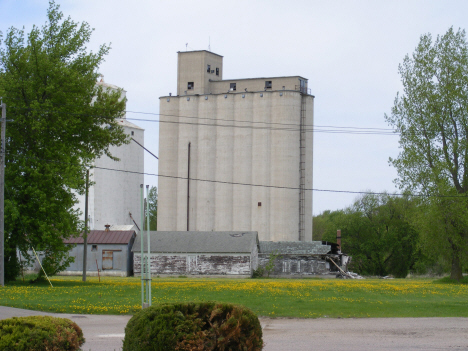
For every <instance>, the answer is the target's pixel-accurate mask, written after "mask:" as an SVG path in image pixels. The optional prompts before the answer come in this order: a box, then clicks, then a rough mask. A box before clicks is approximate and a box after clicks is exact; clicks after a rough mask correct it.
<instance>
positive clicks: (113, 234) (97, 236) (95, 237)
mask: <svg viewBox="0 0 468 351" xmlns="http://www.w3.org/2000/svg"><path fill="white" fill-rule="evenodd" d="M133 235H136V234H135V231H133V230H125V231H123V230H110V231H105V230H90V231H89V233H88V244H128V243H129V242H130V240H131V239H132V237H133ZM63 242H64V243H65V244H83V243H84V241H83V234H80V236H79V237H77V238H69V239H66V240H64V241H63Z"/></svg>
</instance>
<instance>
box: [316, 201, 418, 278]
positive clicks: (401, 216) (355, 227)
mask: <svg viewBox="0 0 468 351" xmlns="http://www.w3.org/2000/svg"><path fill="white" fill-rule="evenodd" d="M415 207H416V203H415V202H414V201H411V200H409V199H408V198H395V197H393V196H389V195H385V194H382V195H364V196H362V197H360V198H358V199H357V200H356V201H355V203H354V204H353V205H352V206H350V207H348V208H346V209H344V210H339V211H333V212H330V211H325V212H324V213H323V214H322V215H321V217H322V220H323V221H325V222H326V224H324V225H323V226H324V227H325V228H326V230H325V232H324V233H323V237H322V239H323V240H325V241H330V242H336V230H337V229H341V237H342V239H341V243H342V251H343V252H345V253H346V254H349V255H351V256H352V257H353V259H352V264H351V267H350V268H351V269H352V270H354V271H357V272H358V273H361V274H367V275H380V276H385V275H388V274H393V275H395V276H397V277H405V276H406V275H407V274H408V272H409V270H410V269H412V268H413V267H414V265H415V263H416V262H417V260H418V258H419V256H418V246H417V245H418V232H417V231H416V230H415V229H414V227H413V226H412V224H411V221H410V217H409V214H410V213H412V212H413V211H414V209H415ZM315 220H316V218H314V222H315Z"/></svg>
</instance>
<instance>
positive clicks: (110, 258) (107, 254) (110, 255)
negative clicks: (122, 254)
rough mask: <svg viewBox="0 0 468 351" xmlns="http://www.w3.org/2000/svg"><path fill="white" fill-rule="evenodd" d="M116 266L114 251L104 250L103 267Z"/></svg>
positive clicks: (111, 267) (110, 267)
mask: <svg viewBox="0 0 468 351" xmlns="http://www.w3.org/2000/svg"><path fill="white" fill-rule="evenodd" d="M113 268H114V251H110V250H102V269H103V270H104V269H113Z"/></svg>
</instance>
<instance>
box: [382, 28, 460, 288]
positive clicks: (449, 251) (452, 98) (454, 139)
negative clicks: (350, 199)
mask: <svg viewBox="0 0 468 351" xmlns="http://www.w3.org/2000/svg"><path fill="white" fill-rule="evenodd" d="M399 72H400V75H401V78H402V83H403V94H402V95H399V94H397V97H396V99H395V103H394V106H393V108H392V111H391V115H390V116H388V115H385V118H386V120H387V122H388V123H389V124H390V125H391V126H393V128H394V129H395V131H396V132H398V133H400V149H401V151H400V154H399V155H398V157H397V158H396V159H390V162H391V163H392V164H393V165H394V166H395V167H396V169H397V171H398V175H399V179H398V180H397V183H398V184H399V186H400V188H401V189H405V190H409V191H412V192H419V193H422V194H424V195H428V197H426V198H425V199H423V200H422V205H421V206H422V207H421V208H422V209H425V216H423V217H424V218H423V219H422V220H420V225H423V226H424V228H425V230H424V231H422V233H423V235H424V237H425V240H424V241H425V242H426V245H425V246H426V247H432V248H434V249H436V250H438V252H439V253H440V254H443V255H445V256H446V257H448V258H449V259H451V278H452V279H456V280H460V279H461V278H462V267H463V265H462V262H463V260H464V259H466V256H467V240H468V226H467V224H468V198H467V190H468V44H467V41H466V36H465V31H464V30H458V31H456V32H455V31H454V30H453V28H450V29H449V30H448V31H447V33H445V34H444V35H443V36H437V39H436V40H435V41H433V40H432V37H431V35H430V34H425V35H423V36H421V39H420V42H419V44H418V46H417V47H416V50H415V52H414V53H413V55H412V56H411V57H410V56H408V55H407V56H406V57H405V58H404V60H403V63H402V64H401V65H400V66H399ZM420 218H422V217H420Z"/></svg>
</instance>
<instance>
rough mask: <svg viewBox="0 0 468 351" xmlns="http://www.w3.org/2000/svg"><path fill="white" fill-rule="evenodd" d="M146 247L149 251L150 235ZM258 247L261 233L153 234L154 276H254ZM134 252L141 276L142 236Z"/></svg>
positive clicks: (151, 235)
mask: <svg viewBox="0 0 468 351" xmlns="http://www.w3.org/2000/svg"><path fill="white" fill-rule="evenodd" d="M143 244H144V249H143V250H144V251H146V250H147V245H146V235H143ZM258 244H259V243H258V234H257V232H242V231H231V232H195V231H193V232H192V231H189V232H160V231H154V232H150V245H151V253H150V262H151V273H152V274H156V275H161V274H169V275H233V276H251V275H252V271H253V270H255V269H257V257H258ZM132 251H133V253H134V265H133V270H134V273H135V275H139V274H141V242H140V236H137V238H136V240H135V243H134V245H133V249H132Z"/></svg>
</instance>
